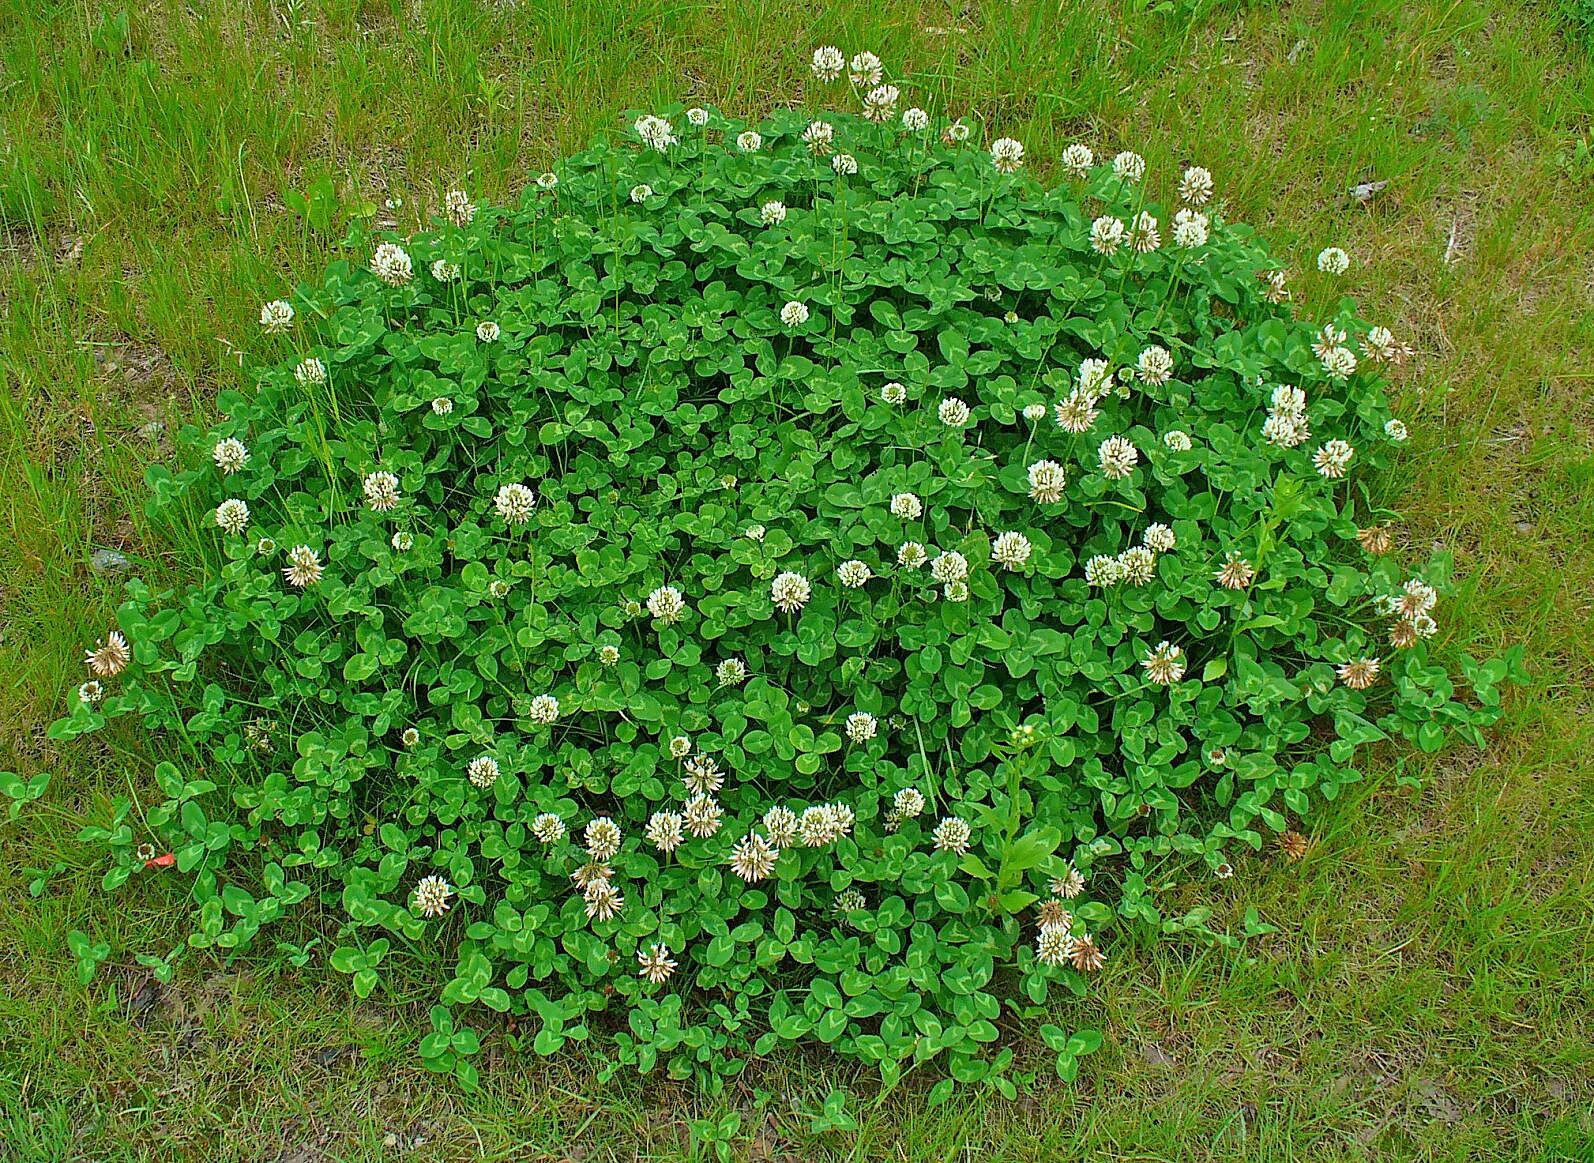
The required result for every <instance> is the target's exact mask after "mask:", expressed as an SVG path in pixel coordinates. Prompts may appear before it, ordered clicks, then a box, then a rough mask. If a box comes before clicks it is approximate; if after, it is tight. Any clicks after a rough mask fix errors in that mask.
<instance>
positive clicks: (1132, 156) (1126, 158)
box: [1112, 149, 1146, 182]
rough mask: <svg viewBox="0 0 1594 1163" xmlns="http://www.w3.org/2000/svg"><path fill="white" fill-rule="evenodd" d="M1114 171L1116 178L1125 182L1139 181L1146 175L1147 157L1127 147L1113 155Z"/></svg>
mask: <svg viewBox="0 0 1594 1163" xmlns="http://www.w3.org/2000/svg"><path fill="white" fill-rule="evenodd" d="M1112 172H1113V176H1114V177H1115V178H1119V179H1122V180H1123V181H1125V182H1138V181H1139V180H1140V179H1141V178H1143V177H1145V176H1146V159H1145V158H1143V157H1141V156H1140V155H1139V154H1138V153H1135V152H1134V151H1133V150H1128V149H1126V150H1124V151H1123V152H1122V153H1120V154H1117V155H1116V156H1114V157H1113V159H1112Z"/></svg>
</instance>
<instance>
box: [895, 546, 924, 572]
mask: <svg viewBox="0 0 1594 1163" xmlns="http://www.w3.org/2000/svg"><path fill="white" fill-rule="evenodd" d="M929 556H930V554H929V551H928V550H926V549H925V548H924V546H923V545H921V544H920V543H919V542H917V541H904V542H903V543H902V546H901V547H900V548H899V549H898V550H897V564H898V565H900V566H902V568H904V569H918V568H919V567H920V566H922V565H923V564H924V563H925V562H926V561H927V560H929Z"/></svg>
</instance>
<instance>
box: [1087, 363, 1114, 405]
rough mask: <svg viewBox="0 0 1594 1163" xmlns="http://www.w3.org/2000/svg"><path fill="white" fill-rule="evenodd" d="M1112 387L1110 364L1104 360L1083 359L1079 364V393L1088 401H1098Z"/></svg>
mask: <svg viewBox="0 0 1594 1163" xmlns="http://www.w3.org/2000/svg"><path fill="white" fill-rule="evenodd" d="M1111 387H1112V364H1110V363H1108V362H1107V361H1106V360H1104V359H1084V360H1081V361H1080V363H1079V391H1080V394H1081V395H1082V396H1086V397H1088V398H1089V399H1090V400H1092V401H1094V400H1099V399H1100V398H1101V397H1102V396H1104V395H1106V394H1107V392H1108V390H1109V389H1110V388H1111Z"/></svg>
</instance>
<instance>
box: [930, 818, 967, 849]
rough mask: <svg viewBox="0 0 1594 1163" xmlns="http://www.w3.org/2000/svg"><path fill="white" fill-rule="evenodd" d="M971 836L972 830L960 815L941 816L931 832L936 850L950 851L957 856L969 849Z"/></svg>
mask: <svg viewBox="0 0 1594 1163" xmlns="http://www.w3.org/2000/svg"><path fill="white" fill-rule="evenodd" d="M973 836H974V832H973V830H972V829H970V827H969V824H968V821H967V820H965V819H963V817H962V816H943V817H942V818H941V822H940V823H939V824H937V825H936V826H935V832H934V833H933V839H934V841H935V847H936V850H937V851H940V852H951V853H953V854H954V855H957V856H961V855H963V854H964V853H965V852H967V851H968V850H969V840H970V839H972V838H973Z"/></svg>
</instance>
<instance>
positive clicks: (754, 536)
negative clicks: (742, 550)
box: [742, 525, 768, 541]
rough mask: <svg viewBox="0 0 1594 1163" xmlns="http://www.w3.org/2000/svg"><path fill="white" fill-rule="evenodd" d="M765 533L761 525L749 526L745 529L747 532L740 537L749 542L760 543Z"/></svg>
mask: <svg viewBox="0 0 1594 1163" xmlns="http://www.w3.org/2000/svg"><path fill="white" fill-rule="evenodd" d="M767 532H768V530H767V529H765V528H764V527H763V526H762V525H749V526H748V527H747V531H746V532H745V533H743V534H742V536H744V537H746V538H747V539H748V540H749V541H762V540H763V539H764V535H765V533H767Z"/></svg>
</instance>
